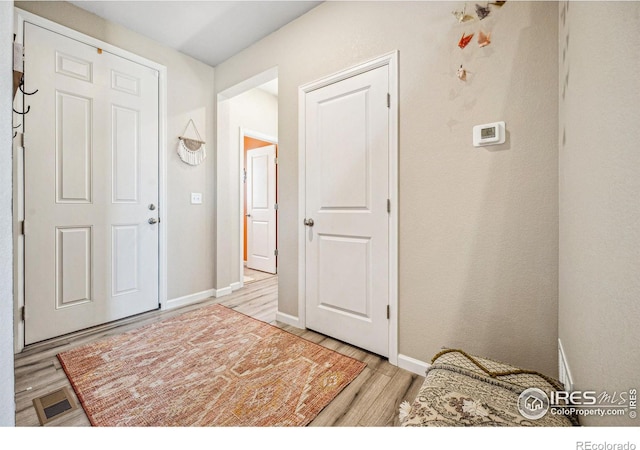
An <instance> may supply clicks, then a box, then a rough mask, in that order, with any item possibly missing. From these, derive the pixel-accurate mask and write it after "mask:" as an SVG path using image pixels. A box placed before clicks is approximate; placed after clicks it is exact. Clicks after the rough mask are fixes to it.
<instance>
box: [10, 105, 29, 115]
mask: <svg viewBox="0 0 640 450" xmlns="http://www.w3.org/2000/svg"><path fill="white" fill-rule="evenodd" d="M30 109H31V105H29V106H27V110H26V111H23V112H20V111H16V109H15V108H13V112H14V113H16V114H20V115H22V116H24V115H25V114H26V113H28V112H29V110H30Z"/></svg>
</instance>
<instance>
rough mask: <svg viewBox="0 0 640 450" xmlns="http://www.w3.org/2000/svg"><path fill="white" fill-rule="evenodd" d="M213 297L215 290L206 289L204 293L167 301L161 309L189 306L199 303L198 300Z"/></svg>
mask: <svg viewBox="0 0 640 450" xmlns="http://www.w3.org/2000/svg"><path fill="white" fill-rule="evenodd" d="M215 296H216V290H215V289H207V290H206V291H202V292H196V293H195V294H189V295H185V296H183V297H178V298H172V299H171V300H167V303H166V304H164V305H162V309H173V308H179V307H181V306H186V305H190V304H192V303H196V302H199V301H200V300H204V299H207V298H211V297H215Z"/></svg>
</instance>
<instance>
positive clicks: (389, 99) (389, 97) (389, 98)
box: [387, 93, 391, 108]
mask: <svg viewBox="0 0 640 450" xmlns="http://www.w3.org/2000/svg"><path fill="white" fill-rule="evenodd" d="M387 108H391V94H389V93H387Z"/></svg>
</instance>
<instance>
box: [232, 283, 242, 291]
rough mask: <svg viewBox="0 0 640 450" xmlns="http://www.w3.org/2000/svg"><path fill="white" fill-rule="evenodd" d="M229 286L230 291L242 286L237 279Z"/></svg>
mask: <svg viewBox="0 0 640 450" xmlns="http://www.w3.org/2000/svg"><path fill="white" fill-rule="evenodd" d="M229 287H230V288H231V291H237V290H238V289H240V288H241V287H242V286H241V285H240V282H239V281H236V282H235V283H231V286H229Z"/></svg>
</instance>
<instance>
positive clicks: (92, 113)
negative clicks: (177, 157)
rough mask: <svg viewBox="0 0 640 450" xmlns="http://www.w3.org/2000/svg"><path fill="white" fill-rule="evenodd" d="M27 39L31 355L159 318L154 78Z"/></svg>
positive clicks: (85, 50)
mask: <svg viewBox="0 0 640 450" xmlns="http://www.w3.org/2000/svg"><path fill="white" fill-rule="evenodd" d="M24 39H25V82H26V86H29V88H28V89H31V90H33V89H38V93H37V94H35V95H33V96H31V97H29V104H30V106H31V109H30V111H29V113H28V114H27V115H26V116H25V169H24V170H25V272H24V273H25V308H26V310H25V343H26V344H30V343H34V342H38V341H42V340H44V339H48V338H51V337H55V336H59V335H62V334H66V333H69V332H72V331H76V330H80V329H83V328H87V327H91V326H94V325H97V324H101V323H106V322H109V321H112V320H116V319H120V318H123V317H127V316H130V315H133V314H137V313H141V312H144V311H149V310H152V309H156V308H158V242H159V241H158V227H159V224H157V217H158V209H157V207H158V142H159V139H158V126H159V124H158V73H157V71H156V70H153V69H151V68H148V67H145V66H143V65H140V64H137V63H134V62H131V61H129V60H126V59H123V58H120V57H118V56H115V55H113V54H110V53H108V52H106V51H105V52H103V51H101V50H98V49H96V48H95V47H91V46H89V45H86V44H83V43H80V42H78V41H76V40H73V39H70V38H67V37H65V36H62V35H61V34H58V33H54V32H52V31H49V30H46V29H44V28H42V27H39V26H36V25H33V24H30V23H25V37H24ZM151 205H153V206H151ZM150 219H151V222H154V221H156V223H150V222H149V220H150Z"/></svg>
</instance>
